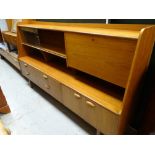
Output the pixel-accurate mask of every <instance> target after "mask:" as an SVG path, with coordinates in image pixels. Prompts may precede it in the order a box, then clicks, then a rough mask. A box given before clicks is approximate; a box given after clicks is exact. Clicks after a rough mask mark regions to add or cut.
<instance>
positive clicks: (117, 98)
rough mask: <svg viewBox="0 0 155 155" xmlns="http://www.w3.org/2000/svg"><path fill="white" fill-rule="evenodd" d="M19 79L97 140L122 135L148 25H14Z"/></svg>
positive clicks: (142, 67)
mask: <svg viewBox="0 0 155 155" xmlns="http://www.w3.org/2000/svg"><path fill="white" fill-rule="evenodd" d="M17 35H18V38H17V40H18V41H17V42H18V51H19V62H20V67H21V71H22V74H23V75H24V76H25V77H27V78H28V79H29V80H30V81H32V82H33V83H35V84H36V85H38V86H39V87H40V88H42V89H43V90H44V91H46V92H47V93H48V94H50V95H51V96H53V97H54V98H55V99H57V100H58V101H59V102H61V103H62V104H63V105H65V106H66V107H67V108H69V109H70V110H71V111H73V112H74V113H76V114H77V115H78V116H80V117H81V118H82V119H83V120H85V121H86V122H88V123H89V124H91V125H92V126H93V127H95V128H96V129H97V131H100V132H102V133H103V134H124V133H125V130H126V127H127V124H128V120H129V116H130V115H131V109H132V107H133V104H134V97H135V94H136V92H137V89H138V87H139V84H140V81H141V80H142V78H143V76H144V74H145V72H146V70H147V67H148V64H149V60H150V56H151V53H152V48H153V45H154V39H155V27H154V26H152V25H126V24H125V25H121V24H120V25H118V24H112V25H110V24H108V25H106V24H96V25H95V24H65V23H64V24H56V23H46V24H45V23H42V22H37V23H36V22H29V23H19V24H18V31H17Z"/></svg>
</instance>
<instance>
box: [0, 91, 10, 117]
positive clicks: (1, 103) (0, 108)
mask: <svg viewBox="0 0 155 155" xmlns="http://www.w3.org/2000/svg"><path fill="white" fill-rule="evenodd" d="M9 112H10V108H9V106H8V104H7V101H6V98H5V96H4V94H3V92H2V89H1V88H0V113H4V114H6V113H9Z"/></svg>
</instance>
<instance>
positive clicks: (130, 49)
mask: <svg viewBox="0 0 155 155" xmlns="http://www.w3.org/2000/svg"><path fill="white" fill-rule="evenodd" d="M147 27H150V26H148V25H115V24H114V25H113V24H112V25H107V24H101V25H97V26H96V25H93V24H92V25H91V24H90V25H82V24H80V25H76V24H75V25H73V24H71V25H69V24H68V25H66V24H22V23H21V24H19V25H18V28H19V30H20V32H22V35H23V37H22V39H21V40H22V45H23V46H29V47H31V48H35V49H37V50H41V51H43V52H47V53H50V54H53V55H55V56H58V57H61V58H64V59H66V62H67V66H68V67H71V68H74V69H77V70H80V71H82V72H85V73H88V74H90V75H92V76H95V77H97V78H100V79H102V80H105V81H108V82H110V83H113V84H115V85H118V86H120V87H122V88H126V87H127V83H128V79H129V75H130V70H131V67H132V63H133V60H134V56H135V52H136V49H137V45H138V39H139V36H140V34H141V33H142V31H143V30H144V29H145V28H147Z"/></svg>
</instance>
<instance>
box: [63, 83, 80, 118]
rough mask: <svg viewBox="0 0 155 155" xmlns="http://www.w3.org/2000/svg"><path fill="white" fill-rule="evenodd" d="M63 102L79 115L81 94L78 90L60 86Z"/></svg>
mask: <svg viewBox="0 0 155 155" xmlns="http://www.w3.org/2000/svg"><path fill="white" fill-rule="evenodd" d="M62 94H63V104H64V105H65V106H66V107H67V108H69V109H70V110H71V111H73V112H75V113H76V114H77V115H79V116H80V115H81V107H82V95H81V94H79V93H78V92H76V91H74V90H72V89H70V88H68V87H66V86H64V85H63V86H62Z"/></svg>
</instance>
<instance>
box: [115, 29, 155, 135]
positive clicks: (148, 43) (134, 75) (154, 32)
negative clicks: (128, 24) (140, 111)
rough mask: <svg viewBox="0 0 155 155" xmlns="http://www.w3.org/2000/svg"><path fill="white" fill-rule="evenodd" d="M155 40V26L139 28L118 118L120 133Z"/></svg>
mask: <svg viewBox="0 0 155 155" xmlns="http://www.w3.org/2000/svg"><path fill="white" fill-rule="evenodd" d="M154 41H155V27H154V26H151V27H148V28H145V29H143V30H141V32H140V36H139V39H138V43H137V47H136V51H135V56H134V59H133V63H132V67H131V71H130V76H129V80H128V84H127V88H126V91H125V96H124V99H123V103H124V105H123V109H122V114H121V119H120V125H119V130H118V133H120V134H122V133H123V132H124V131H125V128H126V126H127V122H128V119H129V117H130V115H131V113H130V110H131V108H132V105H133V103H134V102H133V101H134V97H135V93H136V92H137V91H138V90H137V89H138V86H139V84H140V82H141V80H142V78H143V76H144V74H145V73H146V71H147V68H148V65H149V60H150V56H151V53H152V48H153V45H154Z"/></svg>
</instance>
